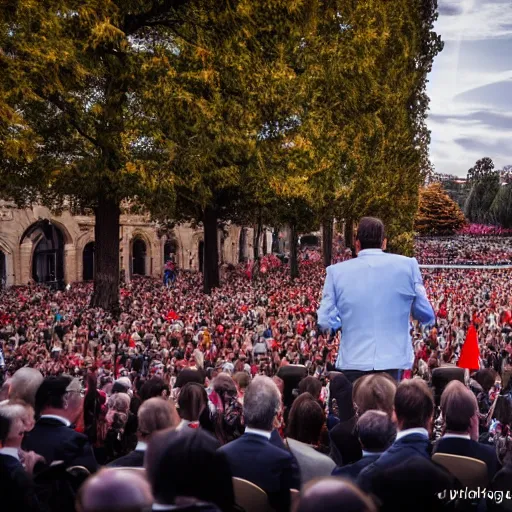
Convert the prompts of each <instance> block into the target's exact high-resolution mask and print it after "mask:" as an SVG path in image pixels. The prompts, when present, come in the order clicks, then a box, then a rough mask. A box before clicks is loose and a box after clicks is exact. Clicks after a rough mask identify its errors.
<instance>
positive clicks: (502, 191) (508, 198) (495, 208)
mask: <svg viewBox="0 0 512 512" xmlns="http://www.w3.org/2000/svg"><path fill="white" fill-rule="evenodd" d="M490 217H491V218H492V220H493V223H496V224H499V225H500V226H502V227H504V228H512V185H511V184H508V185H504V186H501V187H500V188H499V190H498V193H497V194H496V197H495V198H494V201H493V202H492V205H491V208H490Z"/></svg>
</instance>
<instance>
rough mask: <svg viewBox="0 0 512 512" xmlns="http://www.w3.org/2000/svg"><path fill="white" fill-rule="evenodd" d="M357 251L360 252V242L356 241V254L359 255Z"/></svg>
mask: <svg viewBox="0 0 512 512" xmlns="http://www.w3.org/2000/svg"><path fill="white" fill-rule="evenodd" d="M359 251H361V242H360V241H359V240H356V254H359Z"/></svg>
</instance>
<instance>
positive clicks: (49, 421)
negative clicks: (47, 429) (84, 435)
mask: <svg viewBox="0 0 512 512" xmlns="http://www.w3.org/2000/svg"><path fill="white" fill-rule="evenodd" d="M63 419H64V418H62V419H57V418H56V417H50V416H46V417H45V416H41V417H40V418H39V420H38V421H37V425H49V426H51V427H71V426H72V425H71V423H69V422H68V423H67V424H66V423H64V422H63Z"/></svg>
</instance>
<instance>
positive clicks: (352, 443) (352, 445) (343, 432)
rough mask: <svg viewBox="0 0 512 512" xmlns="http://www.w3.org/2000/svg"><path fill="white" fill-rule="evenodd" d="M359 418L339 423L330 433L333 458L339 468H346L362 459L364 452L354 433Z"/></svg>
mask: <svg viewBox="0 0 512 512" xmlns="http://www.w3.org/2000/svg"><path fill="white" fill-rule="evenodd" d="M356 423H357V418H356V417H355V416H354V417H352V418H350V419H349V420H347V421H341V422H339V423H338V424H337V425H336V426H335V427H333V429H332V430H331V431H330V432H329V438H330V440H331V454H330V455H331V458H332V459H333V460H334V462H336V464H337V465H338V466H346V465H347V464H352V463H353V462H356V461H358V460H360V459H361V457H362V456H363V452H362V450H361V444H360V443H359V439H358V437H357V435H356V434H355V433H354V430H355V427H356Z"/></svg>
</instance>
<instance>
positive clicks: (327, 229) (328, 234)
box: [322, 218, 334, 268]
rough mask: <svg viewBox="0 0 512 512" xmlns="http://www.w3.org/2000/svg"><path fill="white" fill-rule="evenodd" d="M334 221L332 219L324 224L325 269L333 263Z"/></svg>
mask: <svg viewBox="0 0 512 512" xmlns="http://www.w3.org/2000/svg"><path fill="white" fill-rule="evenodd" d="M333 224H334V223H333V219H332V218H330V219H328V220H326V221H324V222H323V223H322V235H323V236H322V239H323V247H322V249H323V256H324V267H325V268H327V267H328V266H329V265H331V263H332V231H333Z"/></svg>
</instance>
